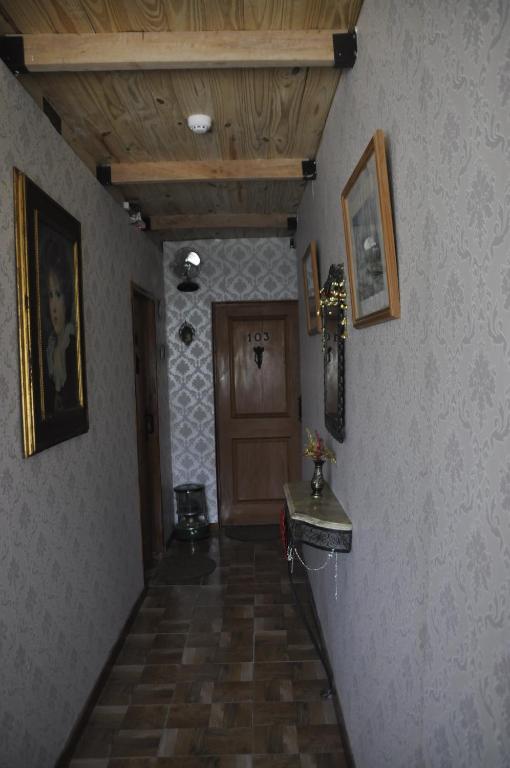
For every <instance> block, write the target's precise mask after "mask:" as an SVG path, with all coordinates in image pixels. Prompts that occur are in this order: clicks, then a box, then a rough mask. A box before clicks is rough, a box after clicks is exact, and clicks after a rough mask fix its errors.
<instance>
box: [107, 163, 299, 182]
mask: <svg viewBox="0 0 510 768" xmlns="http://www.w3.org/2000/svg"><path fill="white" fill-rule="evenodd" d="M301 163H302V161H301V160H300V159H295V158H289V159H269V160H209V161H206V160H189V161H186V160H181V161H169V162H159V163H152V162H151V163H114V164H113V165H111V166H110V167H111V178H112V184H114V185H115V184H137V183H144V184H153V183H158V182H159V183H161V182H170V181H211V180H214V181H228V180H235V181H250V180H255V179H256V180H259V181H260V180H270V179H273V180H275V179H282V180H290V179H302V178H303V170H302V165H301Z"/></svg>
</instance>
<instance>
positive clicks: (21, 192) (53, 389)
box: [14, 169, 88, 456]
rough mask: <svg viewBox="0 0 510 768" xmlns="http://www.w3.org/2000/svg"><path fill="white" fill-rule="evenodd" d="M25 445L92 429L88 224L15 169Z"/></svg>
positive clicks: (36, 447) (35, 448)
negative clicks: (85, 254)
mask: <svg viewBox="0 0 510 768" xmlns="http://www.w3.org/2000/svg"><path fill="white" fill-rule="evenodd" d="M14 203H15V221H16V270H17V283H18V319H19V350H20V373H21V404H22V420H23V451H24V455H25V456H31V455H32V454H34V453H38V452H39V451H43V450H45V449H46V448H49V447H50V446H52V445H55V444H56V443H60V442H62V441H64V440H68V439H69V438H71V437H74V436H75V435H79V434H81V433H83V432H86V431H87V430H88V409H87V388H86V376H85V343H84V338H83V307H82V283H81V227H80V223H79V222H78V221H77V220H76V219H75V218H73V216H71V215H70V214H69V213H67V211H65V210H64V209H63V208H62V207H61V206H60V205H58V203H56V202H55V201H54V200H52V199H51V197H49V196H48V195H47V194H46V193H45V192H43V191H42V189H40V188H39V187H38V186H36V185H35V184H34V183H33V182H32V181H31V180H30V179H29V178H28V177H27V176H25V174H24V173H21V172H20V171H18V170H17V169H14Z"/></svg>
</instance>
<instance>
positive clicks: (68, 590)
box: [0, 64, 171, 768]
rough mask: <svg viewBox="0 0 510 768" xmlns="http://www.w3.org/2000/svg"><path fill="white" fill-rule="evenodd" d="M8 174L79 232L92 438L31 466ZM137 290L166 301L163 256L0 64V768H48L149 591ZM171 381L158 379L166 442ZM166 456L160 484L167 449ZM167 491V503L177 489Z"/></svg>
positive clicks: (71, 442) (49, 452)
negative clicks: (138, 410)
mask: <svg viewBox="0 0 510 768" xmlns="http://www.w3.org/2000/svg"><path fill="white" fill-rule="evenodd" d="M13 166H17V167H18V168H20V170H22V171H25V172H26V173H27V174H28V175H29V176H30V177H31V178H32V179H33V180H34V181H35V182H36V183H37V184H39V185H40V186H41V187H43V188H44V189H45V191H46V192H48V193H49V194H50V195H51V196H52V197H53V198H54V199H55V200H57V201H58V202H59V203H61V204H62V205H63V206H64V207H65V208H66V209H67V210H68V211H69V212H70V213H72V214H73V216H75V217H76V218H77V219H78V220H79V221H81V224H82V243H83V297H84V316H85V319H84V324H85V343H86V353H87V380H88V395H89V415H90V431H89V432H88V433H87V434H85V435H81V436H79V437H76V438H74V439H72V440H69V441H67V442H65V443H62V444H60V445H57V446H55V447H53V448H50V449H49V450H46V451H44V452H43V453H41V454H39V455H36V456H33V457H31V458H29V459H23V458H22V452H21V416H20V383H19V360H18V323H17V309H16V272H15V251H14V222H13V188H12V168H13ZM131 280H133V281H134V282H136V283H138V284H140V285H142V286H144V287H145V288H147V289H148V290H151V291H153V292H154V294H158V292H159V291H160V286H161V284H162V280H161V257H160V255H159V254H158V252H157V250H156V248H155V247H154V246H153V245H152V244H151V243H150V242H148V241H147V240H146V239H144V236H143V235H142V234H141V233H138V232H135V231H133V230H130V228H129V226H128V224H127V221H126V218H125V214H124V213H123V211H122V210H121V209H120V208H119V206H118V205H116V204H115V203H114V202H113V200H112V199H111V198H110V196H109V195H108V194H107V193H106V192H105V191H104V190H102V189H101V187H100V186H99V184H98V183H97V182H96V181H95V179H94V178H93V177H92V175H91V174H90V173H89V171H88V170H86V168H85V167H84V166H83V165H82V164H81V163H80V161H79V160H78V159H77V158H76V156H75V155H74V154H73V152H72V151H71V150H70V149H69V147H68V146H67V145H66V144H65V142H64V141H63V140H62V139H61V137H60V136H58V134H57V133H56V132H55V131H54V129H53V128H52V127H51V125H50V123H49V122H48V120H47V118H46V117H45V116H44V115H43V113H42V112H41V111H40V110H39V109H38V108H37V107H36V106H35V104H34V103H33V102H32V100H31V99H30V97H29V96H28V95H27V94H26V93H25V91H24V90H23V89H22V88H21V86H19V85H18V84H17V83H16V81H15V79H14V77H13V76H12V75H11V74H10V73H9V72H8V71H7V70H6V69H5V68H4V66H3V64H0V349H1V351H2V366H1V368H0V434H1V440H0V657H1V660H2V663H1V664H0V692H1V693H0V766H1V768H50V766H53V765H54V763H55V760H56V758H57V757H58V755H59V754H60V752H61V750H62V747H63V745H64V743H65V740H66V738H67V736H68V734H69V731H70V730H71V728H72V726H73V725H74V723H75V721H76V718H77V716H78V714H79V713H80V710H81V708H82V707H83V704H84V702H85V700H86V697H87V696H88V694H89V693H90V691H91V689H92V686H93V685H94V683H95V681H96V678H97V675H98V674H99V672H100V670H101V668H102V666H103V664H104V662H105V660H106V658H107V656H108V654H109V652H110V649H111V647H112V645H113V643H114V642H115V641H116V639H117V637H118V633H119V632H120V629H121V628H122V626H123V624H124V622H125V620H126V618H127V616H128V614H129V611H130V610H131V608H132V606H133V603H134V601H135V600H136V598H137V597H138V595H139V593H140V591H141V589H142V586H143V578H142V569H141V542H140V522H139V506H138V467H137V458H136V434H135V431H134V424H135V413H134V371H133V348H132V335H131V296H130V293H131V286H130V281H131ZM160 330H163V327H161V329H160ZM165 380H166V370H163V371H162V372H161V382H160V386H161V390H162V395H163V396H162V397H161V398H160V402H161V403H162V407H163V424H162V432H163V434H164V435H168V419H167V417H165V413H166V411H167V409H166V408H165V398H166V383H165ZM165 439H166V440H167V442H168V438H165ZM162 454H163V455H162V466H163V470H165V467H169V466H170V461H169V458H166V457H167V456H168V445H165V443H164V444H163V450H162ZM164 484H165V489H166V496H167V497H168V487H169V486H170V485H171V478H170V477H165V478H164Z"/></svg>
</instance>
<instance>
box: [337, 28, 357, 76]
mask: <svg viewBox="0 0 510 768" xmlns="http://www.w3.org/2000/svg"><path fill="white" fill-rule="evenodd" d="M357 53H358V38H357V35H356V30H355V31H354V32H336V33H335V34H334V35H333V55H334V58H335V65H334V66H335V68H336V69H352V68H353V66H354V64H355V62H356V55H357Z"/></svg>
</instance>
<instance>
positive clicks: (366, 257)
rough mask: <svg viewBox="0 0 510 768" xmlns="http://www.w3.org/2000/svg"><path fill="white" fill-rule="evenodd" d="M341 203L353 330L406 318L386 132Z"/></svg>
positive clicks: (363, 161)
mask: <svg viewBox="0 0 510 768" xmlns="http://www.w3.org/2000/svg"><path fill="white" fill-rule="evenodd" d="M341 200H342V214H343V221H344V234H345V247H346V252H347V267H348V272H349V285H350V289H351V303H352V321H353V325H354V326H355V327H356V328H362V327H364V326H368V325H374V324H375V323H380V322H383V321H384V320H392V319H394V318H397V317H400V296H399V288H398V272H397V258H396V252H395V238H394V234H393V217H392V211H391V198H390V187H389V180H388V168H387V163H386V149H385V143H384V133H383V131H381V130H378V131H376V132H375V134H374V136H373V138H372V139H371V141H370V143H369V144H368V146H367V148H366V149H365V151H364V152H363V155H362V156H361V159H360V161H359V163H358V164H357V166H356V168H355V169H354V172H353V173H352V176H351V177H350V179H349V181H348V182H347V184H346V185H345V187H344V189H343V191H342V196H341Z"/></svg>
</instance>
